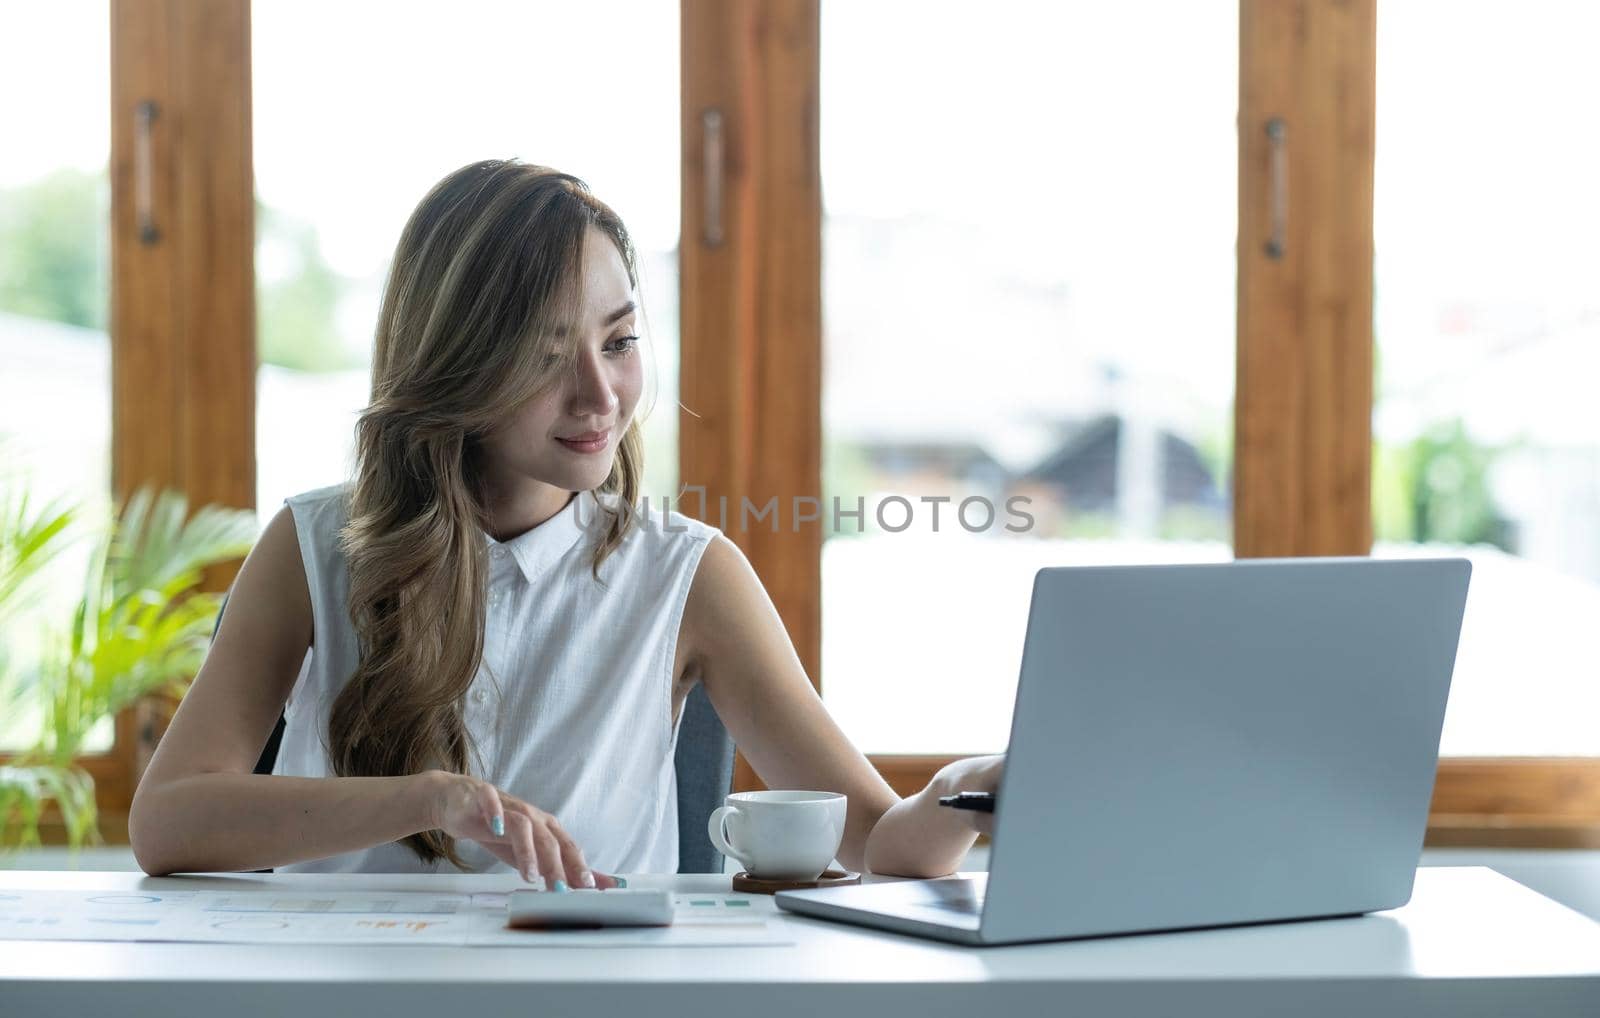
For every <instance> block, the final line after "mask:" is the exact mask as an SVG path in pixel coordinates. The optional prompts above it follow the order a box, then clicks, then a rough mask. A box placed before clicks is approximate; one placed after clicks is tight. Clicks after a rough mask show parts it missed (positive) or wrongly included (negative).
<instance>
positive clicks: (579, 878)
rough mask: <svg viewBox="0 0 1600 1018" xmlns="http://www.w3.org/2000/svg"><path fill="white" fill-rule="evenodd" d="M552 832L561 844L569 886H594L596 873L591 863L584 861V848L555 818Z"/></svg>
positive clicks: (552, 823) (551, 825)
mask: <svg viewBox="0 0 1600 1018" xmlns="http://www.w3.org/2000/svg"><path fill="white" fill-rule="evenodd" d="M550 833H551V834H553V835H554V836H555V839H556V843H557V844H558V845H560V846H561V858H562V861H563V862H565V863H566V872H567V886H569V887H594V886H596V885H595V878H594V874H593V873H592V872H591V871H590V869H589V864H588V863H587V862H585V861H584V858H583V849H581V848H579V847H578V843H577V842H576V841H573V840H572V835H570V834H568V833H567V832H566V831H565V830H564V829H563V828H562V827H561V825H560V824H558V823H556V822H555V820H554V819H552V820H551V821H550Z"/></svg>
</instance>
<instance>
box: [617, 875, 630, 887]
mask: <svg viewBox="0 0 1600 1018" xmlns="http://www.w3.org/2000/svg"><path fill="white" fill-rule="evenodd" d="M616 881H617V886H618V887H627V886H628V881H627V880H625V879H623V878H622V877H617V878H616Z"/></svg>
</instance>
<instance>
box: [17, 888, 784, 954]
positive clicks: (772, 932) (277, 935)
mask: <svg viewBox="0 0 1600 1018" xmlns="http://www.w3.org/2000/svg"><path fill="white" fill-rule="evenodd" d="M602 893H603V892H602ZM673 904H674V906H675V915H674V917H673V924H672V925H671V926H653V927H639V928H622V927H618V928H607V929H598V930H514V929H510V928H508V927H507V926H506V895H504V894H433V893H427V892H419V891H396V892H350V893H339V894H320V893H307V892H303V891H298V890H295V891H289V890H286V891H284V892H281V893H280V892H275V891H151V892H149V893H128V892H126V891H100V892H96V891H32V890H5V889H0V940H123V941H199V942H209V943H241V944H440V945H457V946H493V947H510V946H529V947H651V946H659V947H739V946H761V947H768V946H774V945H781V944H792V943H794V939H793V937H791V936H790V935H789V933H788V931H787V930H786V929H785V927H784V925H783V920H782V919H781V918H780V917H779V916H778V910H777V906H776V905H774V904H773V901H772V899H771V898H770V897H769V896H767V895H761V894H740V893H736V892H728V891H721V892H717V893H710V892H706V893H681V894H679V893H675V894H674V895H673Z"/></svg>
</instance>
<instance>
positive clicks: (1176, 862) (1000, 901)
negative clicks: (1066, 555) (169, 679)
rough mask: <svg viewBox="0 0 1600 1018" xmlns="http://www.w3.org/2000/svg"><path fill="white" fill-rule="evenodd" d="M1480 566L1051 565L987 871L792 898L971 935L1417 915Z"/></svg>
mask: <svg viewBox="0 0 1600 1018" xmlns="http://www.w3.org/2000/svg"><path fill="white" fill-rule="evenodd" d="M1470 572H1471V566H1470V564H1469V563H1468V562H1467V561H1466V560H1464V559H1402V560H1376V559H1283V560H1254V561H1243V562H1232V563H1227V564H1219V565H1179V566H1121V567H1090V568H1059V569H1058V568H1052V569H1041V570H1039V573H1038V575H1037V577H1036V578H1035V579H1034V585H1033V602H1032V607H1031V609H1030V612H1029V616H1028V633H1027V639H1026V642H1025V643H1024V646H1023V654H1022V674H1021V677H1020V679H1019V681H1018V684H1017V698H1016V706H1015V711H1014V714H1013V718H1012V722H1011V740H1010V746H1009V750H1008V756H1007V760H1006V769H1005V775H1004V778H1003V779H1002V782H1001V787H1000V789H999V790H998V793H997V799H996V802H997V806H996V811H995V829H994V836H993V841H992V845H991V848H990V858H989V872H988V873H987V874H986V875H985V876H983V877H979V878H963V877H944V878H939V879H935V880H920V881H897V882H888V883H870V884H861V885H859V886H853V887H835V888H822V889H816V890H800V891H782V892H779V893H778V894H777V896H776V901H777V904H778V906H779V907H780V908H783V909H787V910H788V911H791V912H799V913H803V914H805V915H811V916H820V917H823V918H827V919H838V920H843V921H845V922H851V923H859V924H862V925H867V926H877V927H882V928H885V929H889V930H896V931H899V932H902V933H910V934H915V935H918V936H925V937H934V938H938V939H940V940H950V941H955V942H958V943H964V944H1010V943H1018V942H1023V941H1033V940H1055V939H1061V938H1066V937H1089V936H1097V935H1102V934H1113V933H1133V932H1143V931H1154V930H1172V929H1184V928H1191V927H1202V926H1222V925H1231V924H1236V923H1256V922H1268V921H1273V920H1284V919H1304V918H1313V917H1320V916H1338V915H1353V914H1359V913H1362V912H1372V911H1376V910H1379V909H1387V908H1394V907H1397V906H1399V905H1403V904H1405V902H1406V901H1407V900H1409V898H1410V896H1411V884H1412V880H1413V878H1414V877H1415V874H1416V866H1417V860H1418V857H1419V854H1420V852H1421V849H1422V836H1423V831H1424V828H1425V827H1426V824H1427V817H1428V803H1429V799H1430V798H1431V797H1432V794H1433V779H1434V771H1435V769H1436V766H1437V763H1438V752H1439V732H1440V728H1441V726H1442V725H1443V721H1444V709H1445V697H1446V694H1447V693H1448V691H1449V688H1450V674H1451V671H1452V669H1453V667H1454V665H1455V655H1456V640H1457V637H1458V635H1459V634H1460V630H1461V615H1462V611H1463V609H1464V607H1465V603H1466V596H1467V580H1468V576H1469V574H1470ZM974 695H981V692H979V691H977V690H975V691H974Z"/></svg>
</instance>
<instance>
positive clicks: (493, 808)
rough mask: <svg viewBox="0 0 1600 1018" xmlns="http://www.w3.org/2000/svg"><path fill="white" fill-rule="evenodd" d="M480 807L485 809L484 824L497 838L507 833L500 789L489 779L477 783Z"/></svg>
mask: <svg viewBox="0 0 1600 1018" xmlns="http://www.w3.org/2000/svg"><path fill="white" fill-rule="evenodd" d="M476 792H477V796H478V805H479V808H480V809H481V810H482V811H483V825H484V826H485V827H487V828H489V833H490V834H492V835H494V836H495V837H497V838H503V837H505V835H506V819H505V807H504V806H503V805H501V803H500V790H499V789H497V788H495V787H494V786H493V785H491V784H489V783H488V782H487V781H480V782H478V783H477V786H476Z"/></svg>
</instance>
